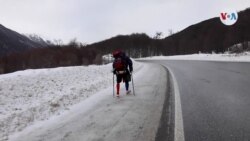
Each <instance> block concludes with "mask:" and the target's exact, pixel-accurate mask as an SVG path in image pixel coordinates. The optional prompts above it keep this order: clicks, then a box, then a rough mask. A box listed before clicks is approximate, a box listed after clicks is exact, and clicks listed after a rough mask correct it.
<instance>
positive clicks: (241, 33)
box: [88, 8, 250, 57]
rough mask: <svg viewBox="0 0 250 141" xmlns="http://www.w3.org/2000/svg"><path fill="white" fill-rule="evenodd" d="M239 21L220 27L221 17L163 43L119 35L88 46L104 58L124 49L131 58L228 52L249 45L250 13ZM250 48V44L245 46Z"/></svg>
mask: <svg viewBox="0 0 250 141" xmlns="http://www.w3.org/2000/svg"><path fill="white" fill-rule="evenodd" d="M238 15H239V18H238V21H237V22H236V23H235V24H234V25H232V26H226V25H224V24H222V23H221V21H220V19H219V17H217V18H212V19H209V20H205V21H203V22H200V23H197V24H194V25H191V26H189V27H187V28H186V29H184V30H182V31H180V32H178V33H176V34H173V35H171V36H169V37H166V38H164V39H153V38H150V37H149V36H147V35H146V34H143V33H141V34H139V33H136V34H131V35H118V36H116V37H113V38H110V39H107V40H104V41H101V42H98V43H94V44H91V45H88V47H92V48H96V49H98V50H100V51H102V53H103V54H106V53H110V52H112V51H113V50H116V49H122V50H124V51H125V52H126V53H127V54H129V55H130V56H132V57H146V56H154V55H180V54H192V53H198V52H204V53H211V52H225V51H227V50H228V48H229V47H231V46H233V45H235V44H239V43H240V44H243V45H244V44H245V43H247V41H250V34H249V33H250V9H249V8H248V9H246V10H244V11H241V12H239V13H238ZM243 47H244V48H245V49H247V48H249V47H248V44H247V45H245V46H243Z"/></svg>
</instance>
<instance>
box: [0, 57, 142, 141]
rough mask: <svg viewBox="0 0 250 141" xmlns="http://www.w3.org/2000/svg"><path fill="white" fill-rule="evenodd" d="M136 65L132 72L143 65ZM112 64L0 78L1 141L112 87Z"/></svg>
mask: <svg viewBox="0 0 250 141" xmlns="http://www.w3.org/2000/svg"><path fill="white" fill-rule="evenodd" d="M134 63H135V65H134V66H135V68H134V70H135V72H136V71H138V70H139V69H140V68H141V67H142V64H140V63H137V62H134ZM111 70H112V66H111V64H107V65H101V66H95V65H91V66H78V67H61V68H54V69H38V70H25V71H19V72H14V73H11V74H5V75H0V141H3V140H8V136H9V135H10V134H12V133H14V132H18V131H22V130H23V129H24V128H25V127H27V126H29V125H31V124H32V123H34V122H35V121H43V120H48V119H49V118H51V117H52V116H55V115H60V114H61V113H62V112H63V111H65V110H69V109H70V107H71V106H72V105H75V104H77V103H79V102H81V101H83V100H84V99H86V98H88V97H90V96H91V95H93V94H95V93H97V92H98V91H101V90H103V89H105V88H107V87H110V86H112V83H113V80H112V79H113V77H112V73H111V72H112V71H111Z"/></svg>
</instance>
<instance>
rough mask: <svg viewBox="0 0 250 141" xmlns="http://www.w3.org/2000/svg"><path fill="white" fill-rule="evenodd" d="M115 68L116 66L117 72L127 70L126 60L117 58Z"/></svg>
mask: <svg viewBox="0 0 250 141" xmlns="http://www.w3.org/2000/svg"><path fill="white" fill-rule="evenodd" d="M113 66H114V68H115V70H116V71H122V70H126V66H127V65H126V60H125V59H123V58H122V57H118V58H115V61H114V65H113Z"/></svg>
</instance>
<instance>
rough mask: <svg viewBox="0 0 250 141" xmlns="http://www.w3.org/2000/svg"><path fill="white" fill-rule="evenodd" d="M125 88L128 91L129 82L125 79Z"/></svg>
mask: <svg viewBox="0 0 250 141" xmlns="http://www.w3.org/2000/svg"><path fill="white" fill-rule="evenodd" d="M125 88H126V91H128V89H129V83H128V81H125Z"/></svg>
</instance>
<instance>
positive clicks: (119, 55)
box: [113, 50, 133, 97]
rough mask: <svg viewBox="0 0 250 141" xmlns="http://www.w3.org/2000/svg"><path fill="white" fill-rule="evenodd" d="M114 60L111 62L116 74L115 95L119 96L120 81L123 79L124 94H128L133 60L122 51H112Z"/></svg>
mask: <svg viewBox="0 0 250 141" xmlns="http://www.w3.org/2000/svg"><path fill="white" fill-rule="evenodd" d="M113 57H114V62H113V73H114V75H116V82H117V83H116V96H117V97H119V94H120V83H121V82H122V81H123V82H124V83H125V88H126V94H130V93H131V91H130V90H129V82H130V81H131V73H132V72H133V62H132V60H131V59H130V58H129V57H128V56H126V54H125V53H124V52H122V51H119V50H117V51H114V52H113Z"/></svg>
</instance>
